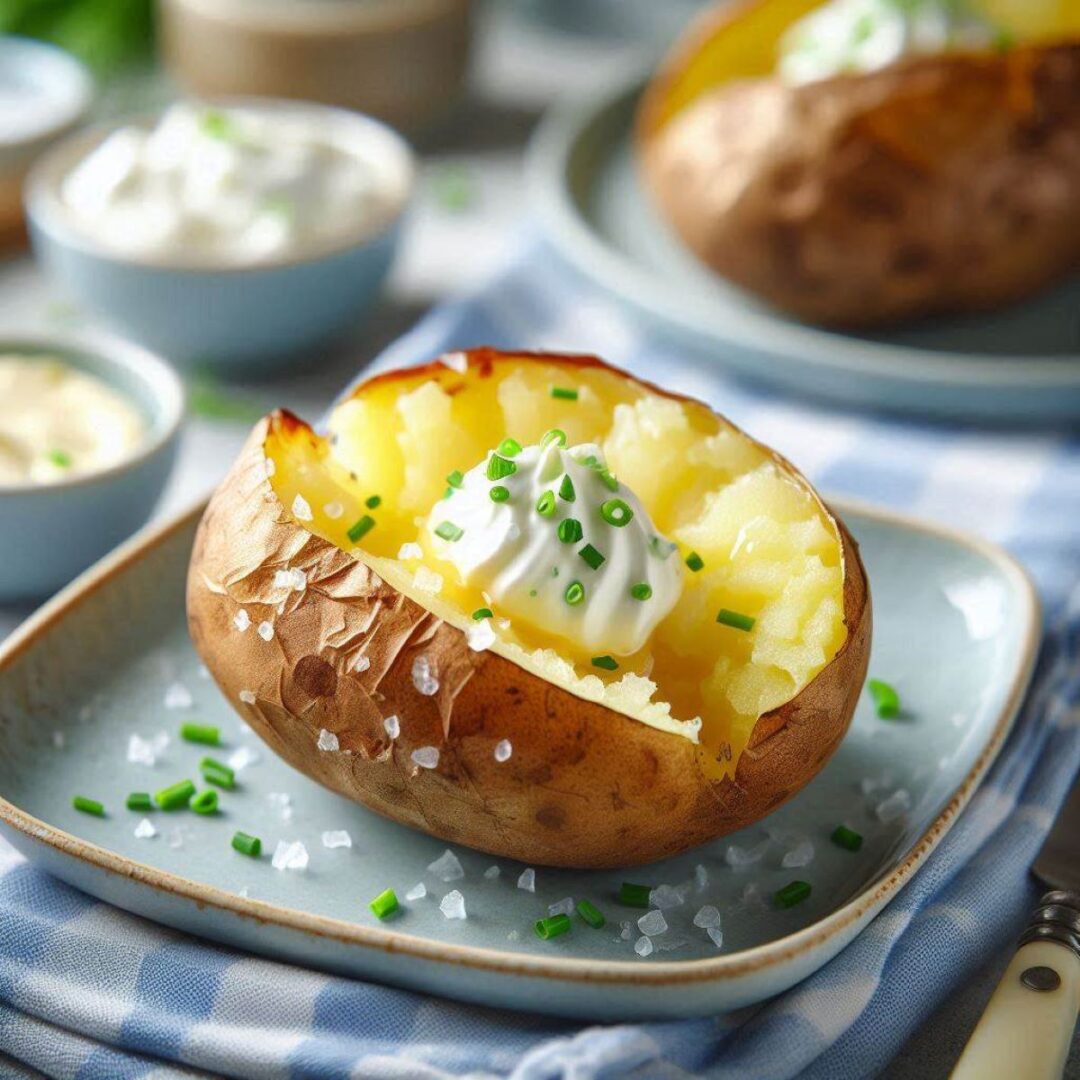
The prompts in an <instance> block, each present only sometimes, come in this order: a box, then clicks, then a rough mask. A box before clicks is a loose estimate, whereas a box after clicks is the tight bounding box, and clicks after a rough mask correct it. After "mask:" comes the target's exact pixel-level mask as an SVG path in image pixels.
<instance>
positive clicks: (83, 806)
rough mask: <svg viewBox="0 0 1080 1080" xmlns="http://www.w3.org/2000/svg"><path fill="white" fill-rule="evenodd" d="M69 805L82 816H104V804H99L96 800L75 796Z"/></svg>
mask: <svg viewBox="0 0 1080 1080" xmlns="http://www.w3.org/2000/svg"><path fill="white" fill-rule="evenodd" d="M71 805H72V806H74V807H75V809H76V810H80V811H82V813H84V814H93V816H94V817H104V816H105V806H104V804H103V803H99V802H98V801H97V799H88V798H86V796H85V795H76V796H75V797H74V798H73V799H72V800H71Z"/></svg>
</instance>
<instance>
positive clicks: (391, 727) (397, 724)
mask: <svg viewBox="0 0 1080 1080" xmlns="http://www.w3.org/2000/svg"><path fill="white" fill-rule="evenodd" d="M382 726H383V730H384V731H385V732H386V734H387V735H389V736H390V738H391V739H396V738H397V737H398V736H399V735H400V734H401V721H400V720H399V719H398V716H397V713H394V715H393V716H388V717H387V718H386V719H385V720H384V721H383V722H382Z"/></svg>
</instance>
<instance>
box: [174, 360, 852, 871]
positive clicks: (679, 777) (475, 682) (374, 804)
mask: <svg viewBox="0 0 1080 1080" xmlns="http://www.w3.org/2000/svg"><path fill="white" fill-rule="evenodd" d="M495 355H496V354H493V353H491V352H490V350H477V351H476V352H474V353H473V354H470V358H469V359H470V363H473V364H479V363H490V362H491V358H492V356H495ZM519 355H520V354H517V355H516V356H515V362H517V360H518V356H519ZM504 359H505V358H504ZM558 359H559V360H560V361H562V362H565V361H566V358H565V357H559V358H558ZM522 362H527V361H522ZM584 362H587V363H597V361H595V360H592V359H589V360H587V361H584ZM389 377H391V378H392V377H393V376H389ZM380 378H387V376H380ZM627 378H629V376H627ZM275 426H279V427H280V428H282V429H283V430H284V431H285V432H287V433H289V434H291V435H292V436H295V437H297V438H314V437H315V436H314V435H313V434H312V433H311V432H310V429H308V428H307V426H306V425H304V424H303V423H302V422H301V421H299V420H297V419H296V418H295V417H293V416H291V415H289V414H288V413H275V414H272V415H271V416H269V417H267V418H265V419H264V420H262V421H260V422H259V424H257V425H256V427H255V429H254V430H253V431H252V433H251V436H250V437H249V439H248V442H247V444H246V447H245V449H244V451H243V453H242V454H241V456H240V458H239V459H238V461H237V462H236V464H235V466H234V467H233V469H232V471H231V472H230V473H229V475H228V477H227V478H226V479H225V481H224V482H223V483H222V485H221V487H220V488H219V489H218V491H217V492H216V493H215V495H214V496H213V498H212V500H211V502H210V505H209V506H208V508H207V510H206V513H205V515H204V517H203V520H202V522H201V524H200V526H199V530H198V534H197V536H196V540H195V547H194V551H193V554H192V558H191V566H190V571H189V576H188V591H187V605H188V621H189V626H190V631H191V636H192V639H193V641H194V643H195V646H196V648H197V649H198V651H199V653H200V655H201V656H202V658H203V660H204V661H205V662H206V664H207V666H208V667H209V669H210V671H211V672H212V674H213V676H214V678H215V680H216V681H217V683H218V685H219V686H220V687H221V689H222V691H223V692H224V693H225V695H226V697H227V699H228V700H229V702H230V703H232V704H233V706H234V707H235V708H236V709H237V710H238V711H239V712H240V714H241V715H242V716H243V718H244V720H245V721H246V722H247V723H248V724H249V725H251V727H252V728H254V730H255V731H256V732H257V733H258V734H259V735H260V736H261V737H262V738H263V740H264V741H265V742H266V743H267V744H268V745H269V746H270V747H271V748H272V749H273V750H274V751H275V752H276V753H277V754H279V755H280V756H281V757H283V758H284V759H285V760H286V761H288V762H289V763H290V764H291V765H293V766H294V767H296V768H297V769H299V770H301V771H302V772H304V773H306V774H307V775H308V776H310V777H312V778H313V779H315V780H317V781H318V782H319V783H321V784H323V785H325V786H326V787H328V788H331V789H332V790H334V791H337V792H339V793H341V794H342V795H345V796H347V797H348V798H350V799H354V800H355V801H357V802H360V803H363V804H364V805H365V806H367V807H369V808H370V809H372V810H375V811H377V812H378V813H380V814H383V815H384V816H386V817H388V818H391V819H393V820H395V821H398V822H402V823H404V824H406V825H410V826H413V827H414V828H418V829H421V830H423V831H424V832H427V833H430V834H432V835H434V836H438V837H441V838H442V839H444V840H447V841H449V842H452V843H459V844H465V845H467V846H469V847H473V848H478V849H480V850H483V851H487V852H490V853H492V854H493V855H499V856H505V857H509V858H514V859H519V860H521V861H523V862H529V863H537V864H545V865H552V866H573V867H611V866H628V865H634V864H639V863H645V862H651V861H653V860H656V859H659V858H662V857H664V856H667V855H672V854H675V853H677V852H680V851H682V850H684V849H686V848H689V847H692V846H694V845H696V844H700V843H702V842H704V841H707V840H710V839H713V838H715V837H717V836H720V835H722V834H724V833H727V832H730V831H733V830H735V829H738V828H741V827H743V826H744V825H747V824H749V823H750V822H752V821H754V820H756V819H758V818H760V817H762V816H763V815H764V814H767V813H769V812H770V811H771V810H773V809H774V808H775V807H777V806H779V805H780V804H781V803H782V802H784V801H785V800H786V799H787V798H789V797H790V796H792V795H793V794H795V793H796V792H797V791H798V790H799V789H800V788H802V787H803V785H805V784H806V782H807V781H808V780H810V779H811V777H813V776H814V775H815V773H817V771H818V770H819V769H820V768H821V766H822V765H823V764H824V763H825V761H826V760H827V759H828V757H829V756H830V755H831V754H832V752H833V751H834V750H835V749H836V747H837V745H838V744H839V742H840V740H841V738H842V737H843V735H844V733H845V732H846V730H847V727H848V725H849V723H850V720H851V716H852V713H853V712H854V709H855V704H856V701H857V698H858V696H859V693H860V691H861V688H862V685H863V681H864V678H865V674H866V665H867V658H868V655H869V646H870V623H871V613H870V596H869V590H868V586H867V582H866V576H865V572H864V570H863V567H862V563H861V562H860V560H859V555H858V550H857V547H856V545H855V542H854V541H853V540H852V538H851V537H850V536H849V535H848V533H847V531H846V530H845V529H844V527H843V525H842V524H840V523H838V525H839V530H840V535H841V537H842V538H843V549H844V551H843V556H844V567H845V582H844V614H845V619H846V623H847V628H848V636H847V639H846V641H845V644H844V645H843V647H842V648H841V650H840V652H839V653H838V654H837V656H836V658H835V659H834V660H833V661H832V662H831V663H830V664H829V665H828V666H827V667H826V668H825V669H824V670H823V671H822V672H821V673H820V674H819V675H818V676H817V677H816V678H815V679H814V680H813V681H812V682H811V683H810V684H809V685H808V686H807V687H806V688H805V689H804V690H803V692H802V693H801V694H799V695H798V696H797V697H796V698H795V699H794V700H792V701H791V702H789V703H787V704H786V705H784V706H782V707H781V708H779V709H776V710H775V711H773V712H771V713H768V714H766V715H765V716H762V717H761V719H760V720H759V721H758V724H757V726H756V728H755V729H754V732H753V735H752V737H751V740H750V744H749V747H748V748H747V749H746V751H745V752H744V753H743V755H742V756H741V758H740V759H739V763H738V766H737V769H736V773H735V778H734V780H730V779H725V780H724V781H722V782H715V781H711V780H708V779H707V778H705V777H704V776H703V775H702V773H701V770H700V767H699V761H698V750H697V748H696V747H695V746H694V745H693V744H692V743H690V742H689V741H688V740H687V739H685V738H683V737H681V736H678V735H672V734H669V733H666V732H662V731H658V730H656V729H654V728H651V727H648V726H646V725H645V724H642V723H640V722H638V721H636V720H632V719H630V718H628V717H626V716H623V715H621V714H620V713H617V712H614V711H613V710H611V709H609V708H607V707H605V706H603V705H600V704H597V703H594V702H589V701H584V700H582V699H580V698H577V697H575V696H574V695H572V694H570V693H568V692H567V691H566V690H564V689H562V688H560V687H558V686H555V685H552V684H550V683H548V682H546V681H545V680H543V679H541V678H538V677H537V676H535V675H533V674H531V673H529V672H526V671H524V670H523V669H521V668H520V667H518V666H517V665H516V664H514V663H513V662H511V661H509V660H507V659H505V658H503V657H500V656H496V655H495V654H493V653H491V652H473V651H472V650H470V649H469V648H468V646H467V644H466V641H465V636H464V634H463V633H462V632H461V631H460V630H458V629H456V628H455V627H453V626H451V625H449V624H448V623H445V622H444V621H442V620H441V619H439V618H437V617H436V616H434V615H433V614H431V613H430V612H429V611H427V610H425V609H424V608H423V607H422V606H420V605H419V604H417V603H415V602H414V601H412V600H410V599H409V598H407V597H405V596H403V595H402V594H400V593H398V592H396V591H395V590H394V589H392V588H391V587H390V586H388V585H387V584H386V583H384V582H383V581H381V580H380V579H379V578H378V577H377V575H376V574H375V573H374V572H373V571H372V570H371V569H369V568H368V567H367V566H366V565H364V564H363V563H361V562H359V561H357V560H356V559H354V558H353V557H352V556H351V555H349V554H347V553H345V552H344V551H342V550H340V549H338V548H337V547H335V546H334V545H332V544H330V543H328V542H326V541H324V540H322V539H321V538H319V537H316V536H313V535H312V534H310V533H308V532H307V531H306V530H305V529H304V528H303V527H302V526H300V525H299V524H297V523H296V522H295V521H294V520H293V519H292V517H291V515H290V514H289V512H288V511H287V510H286V508H285V507H283V506H282V505H281V503H280V502H279V501H278V499H277V496H276V494H275V493H274V491H273V489H272V487H271V486H270V483H269V481H268V480H267V478H266V472H265V459H264V450H263V447H264V444H265V442H266V439H267V436H268V434H269V433H270V431H271V430H272V428H274V427H275ZM778 460H781V459H778ZM782 464H783V465H784V467H785V468H787V469H789V470H790V469H791V467H790V466H789V465H787V464H786V463H785V462H782ZM792 472H793V470H792ZM796 475H797V474H796ZM802 482H803V483H805V481H802ZM285 566H289V567H299V568H301V569H303V570H304V571H305V572H306V574H307V588H306V590H304V591H302V592H288V593H286V592H285V590H283V589H282V588H281V587H275V586H274V585H273V576H274V572H275V570H278V569H282V568H284V567H285ZM282 599H284V600H285V605H284V609H283V610H282V612H281V613H280V614H278V612H277V605H278V604H279V603H280V602H281V601H282ZM240 605H243V606H244V607H245V608H246V609H247V610H248V612H249V614H250V616H251V619H252V623H257V622H258V621H259V620H261V619H270V620H271V621H272V622H273V623H274V627H275V636H274V638H273V639H272V641H270V642H264V641H262V639H261V638H259V637H258V635H257V634H255V632H254V631H253V630H249V631H247V632H245V633H240V632H238V631H237V630H236V629H235V627H234V626H233V618H234V617H235V615H236V613H237V611H238V609H239V607H240ZM361 644H363V646H364V652H365V655H367V656H368V657H369V658H370V659H371V666H370V667H369V668H368V669H367V670H366V671H363V672H356V671H354V670H352V662H353V660H354V659H355V657H356V654H357V650H358V648H359V646H360V645H361ZM421 654H424V655H427V656H430V657H434V658H435V659H436V664H437V671H438V676H439V680H440V685H439V689H438V691H437V693H436V694H435V695H434V696H431V697H425V696H423V695H421V694H420V693H419V691H418V690H417V689H416V687H415V686H414V684H413V680H412V665H413V661H414V659H415V658H416V657H417V656H419V655H421ZM268 657H270V658H271V661H270V663H269V664H268ZM241 690H253V691H255V692H256V694H257V700H256V702H255V704H254V705H246V704H243V703H242V702H241V701H240V697H239V695H240V691H241ZM395 713H396V714H397V715H398V717H399V718H400V723H401V734H400V736H399V737H398V738H397V739H396V740H394V741H393V742H391V740H390V739H389V738H388V737H387V735H386V732H385V731H384V729H383V718H384V717H386V716H389V715H391V714H395ZM321 728H326V729H327V730H329V731H332V732H334V733H335V734H337V736H338V740H339V744H340V747H341V749H342V750H343V751H347V753H328V752H322V751H319V750H318V749H317V747H316V739H317V736H318V733H319V730H320V729H321ZM507 737H509V738H510V739H511V742H512V745H513V756H512V757H511V758H510V760H509V761H507V762H505V763H502V764H500V763H498V762H496V761H495V759H494V756H493V749H494V746H495V745H496V743H498V742H499V741H500V740H501V739H504V738H507ZM422 746H435V747H438V749H439V751H440V757H439V763H438V767H437V768H435V769H430V770H429V769H422V768H418V767H417V766H416V765H414V764H413V763H412V761H411V758H410V755H411V753H412V751H414V750H415V749H417V748H418V747H422Z"/></svg>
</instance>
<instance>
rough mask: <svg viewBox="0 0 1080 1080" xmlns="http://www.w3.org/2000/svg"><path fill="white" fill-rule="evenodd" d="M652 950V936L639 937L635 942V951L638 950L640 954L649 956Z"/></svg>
mask: <svg viewBox="0 0 1080 1080" xmlns="http://www.w3.org/2000/svg"><path fill="white" fill-rule="evenodd" d="M652 951H653V943H652V939H651V938H648V937H639V938H638V939H637V941H635V942H634V952H636V953H637V954H638V956H648V955H650V954H651V953H652Z"/></svg>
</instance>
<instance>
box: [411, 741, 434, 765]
mask: <svg viewBox="0 0 1080 1080" xmlns="http://www.w3.org/2000/svg"><path fill="white" fill-rule="evenodd" d="M409 757H410V758H412V762H413V764H414V765H419V766H420V768H421V769H435V768H437V767H438V765H439V748H438V747H437V746H419V747H417V748H416V749H415V750H414V751H413V752H412V753H411V754H410V755H409Z"/></svg>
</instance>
